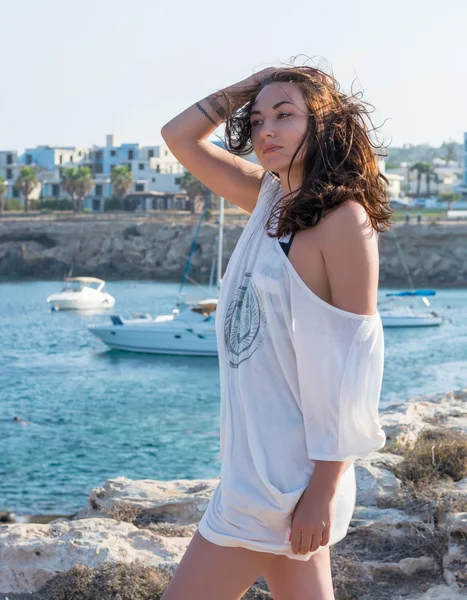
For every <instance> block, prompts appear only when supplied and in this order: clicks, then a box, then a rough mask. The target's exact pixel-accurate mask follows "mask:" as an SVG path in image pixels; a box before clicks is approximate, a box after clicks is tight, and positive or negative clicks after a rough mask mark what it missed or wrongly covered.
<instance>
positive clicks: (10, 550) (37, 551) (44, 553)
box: [0, 519, 191, 592]
mask: <svg viewBox="0 0 467 600" xmlns="http://www.w3.org/2000/svg"><path fill="white" fill-rule="evenodd" d="M0 537H1V546H0V547H1V553H0V558H1V560H0V592H2V591H4V592H7V591H12V592H25V591H27V590H35V589H37V588H39V587H41V586H42V585H43V584H44V583H45V582H46V581H47V580H48V579H50V578H51V577H52V576H53V575H55V574H56V573H57V572H59V571H67V570H69V569H71V568H72V567H73V566H75V565H78V564H81V565H88V566H92V567H93V568H96V567H99V566H100V565H102V564H103V563H105V562H109V561H110V562H119V563H132V562H134V561H140V562H142V563H143V564H144V565H147V566H161V565H165V566H170V565H172V566H173V565H176V564H178V563H179V562H180V560H181V557H182V556H183V554H184V552H185V550H186V548H187V546H188V544H189V542H190V539H191V538H189V537H163V536H160V535H157V534H156V533H154V532H153V531H151V530H150V529H138V528H137V527H135V526H134V525H131V524H130V523H121V522H117V521H115V520H113V519H81V520H79V521H67V522H65V521H61V522H58V523H52V524H49V525H37V524H35V525H30V524H23V523H17V524H13V525H1V526H0Z"/></svg>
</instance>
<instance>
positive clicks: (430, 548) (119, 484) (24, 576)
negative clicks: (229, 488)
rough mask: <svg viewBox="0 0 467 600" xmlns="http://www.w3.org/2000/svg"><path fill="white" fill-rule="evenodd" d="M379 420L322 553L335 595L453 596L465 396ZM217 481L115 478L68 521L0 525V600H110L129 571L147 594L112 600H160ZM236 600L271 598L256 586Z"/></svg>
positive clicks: (463, 586) (462, 515)
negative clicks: (342, 529)
mask: <svg viewBox="0 0 467 600" xmlns="http://www.w3.org/2000/svg"><path fill="white" fill-rule="evenodd" d="M381 422H382V425H383V428H384V430H385V432H386V435H387V445H386V447H385V448H384V449H383V451H380V452H375V453H373V454H372V455H371V456H370V457H368V458H367V459H362V460H358V461H356V463H355V467H356V476H357V483H358V491H357V504H356V509H355V512H354V516H353V519H352V523H351V526H350V529H349V532H348V534H347V537H346V538H344V540H342V541H341V542H339V543H338V544H336V545H335V546H333V548H332V553H333V569H334V578H335V587H336V598H337V600H348V599H349V598H359V599H360V600H374V599H375V598H378V600H392V599H393V598H396V597H405V598H407V599H408V600H409V599H410V600H429V599H431V598H434V597H438V598H443V600H444V599H445V600H449V599H451V598H452V599H457V598H461V597H462V596H465V592H466V591H467V577H465V573H466V572H467V388H465V389H460V390H456V391H454V392H449V393H444V394H432V395H429V396H419V397H416V398H412V399H410V400H408V401H407V402H405V403H403V404H395V405H392V406H389V407H388V408H386V409H383V410H382V411H381ZM427 441H428V443H426V442H427ZM433 457H434V458H433ZM217 483H218V478H216V479H210V480H170V481H153V480H139V481H133V480H130V479H126V478H124V477H117V478H115V479H111V480H108V481H107V482H106V483H105V484H104V485H103V486H102V487H99V488H94V489H92V490H91V491H90V494H89V499H88V502H87V504H86V505H85V506H84V507H83V508H82V509H81V510H80V511H78V513H76V514H75V515H74V516H73V518H72V519H71V520H70V519H66V518H63V517H59V518H58V519H55V520H53V521H51V522H49V523H46V524H36V523H11V524H1V525H0V545H1V546H2V549H3V550H2V559H3V562H4V567H3V568H0V598H1V599H2V600H4V597H5V596H8V598H9V600H20V599H21V600H23V598H25V597H28V598H31V597H32V598H33V599H37V600H56V599H57V600H58V599H59V598H64V597H67V595H66V594H67V593H68V594H71V592H72V591H73V593H75V592H76V589H77V586H78V587H79V586H83V590H84V589H85V586H88V588H86V589H87V590H88V592H87V593H88V595H86V598H92V599H94V598H95V599H96V600H97V598H99V600H107V598H108V599H109V600H110V598H112V597H113V596H111V595H110V591H109V590H114V589H115V587H114V586H115V581H116V580H122V578H125V577H126V578H128V577H130V580H132V579H131V577H136V575H135V573H136V571H135V569H136V570H138V569H139V571H137V572H138V573H139V575H138V576H139V577H141V578H143V579H144V578H146V579H147V585H146V587H145V590H146V591H141V592H139V591H138V592H136V591H135V590H131V589H130V592H131V593H132V594H133V595H131V596H130V595H128V596H125V595H122V596H121V598H122V600H126V598H130V597H131V598H132V600H149V598H151V600H154V599H157V598H160V595H157V594H158V592H157V593H156V592H154V593H153V592H151V593H153V595H152V596H150V595H148V593H149V592H148V590H149V589H150V585H149V583H150V582H152V583H153V584H154V585H156V583H157V586H159V587H158V588H157V589H158V590H160V591H161V594H162V592H163V589H164V587H163V586H164V585H167V582H168V579H170V576H171V574H172V573H173V571H174V569H175V568H176V566H177V564H178V562H179V561H180V559H181V557H182V556H183V553H184V551H185V549H186V547H187V545H188V543H189V541H190V539H191V537H192V535H193V534H194V532H195V531H196V527H197V523H198V522H199V520H200V518H201V516H202V514H203V512H204V510H205V509H206V507H207V503H208V501H209V499H210V497H211V495H212V493H213V491H214V489H215V487H216V485H217ZM78 565H81V566H78ZM57 571H58V572H59V573H58V574H57ZM97 582H99V586H101V587H99V589H97V587H96V588H94V587H93V586H97ZM154 582H156V583H154ZM79 589H81V587H79ZM153 589H155V588H153ZM64 590H68V591H67V592H66V591H64ZM10 591H11V592H13V594H11V593H9V592H10ZM28 592H32V594H28V595H27V596H24V594H26V593H28ZM112 593H114V592H112ZM128 593H129V592H128ZM21 594H23V595H21ZM60 594H61V595H60ZM83 594H84V592H83ZM443 594H444V595H443ZM244 598H245V599H247V598H252V599H253V598H256V599H258V600H259V599H270V598H271V595H270V593H269V591H268V590H267V587H265V583H264V581H263V580H262V579H261V578H260V579H259V580H258V581H257V582H256V583H255V584H254V585H253V586H252V588H251V590H250V592H248V594H247V595H246V596H245V597H244Z"/></svg>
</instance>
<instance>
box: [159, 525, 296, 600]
mask: <svg viewBox="0 0 467 600" xmlns="http://www.w3.org/2000/svg"><path fill="white" fill-rule="evenodd" d="M273 559H274V556H273V555H272V554H268V553H266V552H254V551H252V550H246V549H245V548H226V547H224V546H218V545H217V544H212V543H211V542H209V541H208V540H206V539H205V538H203V536H202V535H201V534H200V533H199V531H196V533H195V535H194V536H193V539H192V540H191V542H190V544H189V546H188V548H187V549H186V552H185V554H184V555H183V558H182V560H181V561H180V564H179V565H178V567H177V569H176V571H175V573H174V576H173V577H172V580H171V581H170V584H169V586H168V587H167V590H166V591H165V593H164V595H163V596H162V599H161V600H219V598H222V600H239V599H240V598H241V597H242V596H243V595H244V594H245V593H246V592H247V590H248V589H249V588H250V587H251V586H252V585H253V583H254V582H255V581H256V580H257V579H258V577H259V576H260V575H262V574H263V573H264V570H265V568H266V566H267V564H268V563H270V562H271V560H273ZM288 600H290V597H289V598H288Z"/></svg>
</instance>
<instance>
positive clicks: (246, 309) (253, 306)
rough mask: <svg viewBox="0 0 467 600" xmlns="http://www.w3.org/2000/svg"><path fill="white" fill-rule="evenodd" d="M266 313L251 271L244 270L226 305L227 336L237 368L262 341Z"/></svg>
mask: <svg viewBox="0 0 467 600" xmlns="http://www.w3.org/2000/svg"><path fill="white" fill-rule="evenodd" d="M265 326H266V314H265V311H264V307H263V303H262V302H261V297H260V295H259V293H258V290H257V288H256V286H255V284H254V283H253V280H252V277H251V273H245V276H244V278H243V281H242V285H241V286H240V287H239V288H238V290H237V291H236V293H235V296H234V298H233V300H232V302H231V303H230V305H229V308H228V309H227V313H226V316H225V321H224V339H225V344H226V346H227V349H228V352H229V364H230V366H231V367H233V368H234V369H237V368H238V366H239V365H240V364H241V363H242V362H244V361H246V360H248V359H249V358H250V357H251V356H252V355H253V354H254V353H255V352H256V350H258V348H259V347H260V346H261V344H262V342H263V336H264V328H265Z"/></svg>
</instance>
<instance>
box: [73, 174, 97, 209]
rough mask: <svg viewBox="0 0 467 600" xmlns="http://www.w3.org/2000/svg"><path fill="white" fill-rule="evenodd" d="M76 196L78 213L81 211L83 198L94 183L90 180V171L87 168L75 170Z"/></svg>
mask: <svg viewBox="0 0 467 600" xmlns="http://www.w3.org/2000/svg"><path fill="white" fill-rule="evenodd" d="M75 183H76V188H75V189H76V195H77V197H78V211H79V212H81V211H82V210H83V204H84V199H85V197H86V196H87V195H88V194H89V192H90V191H91V190H92V187H93V185H94V181H93V180H92V174H91V169H89V168H88V167H79V168H78V169H77V170H76V180H75Z"/></svg>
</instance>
